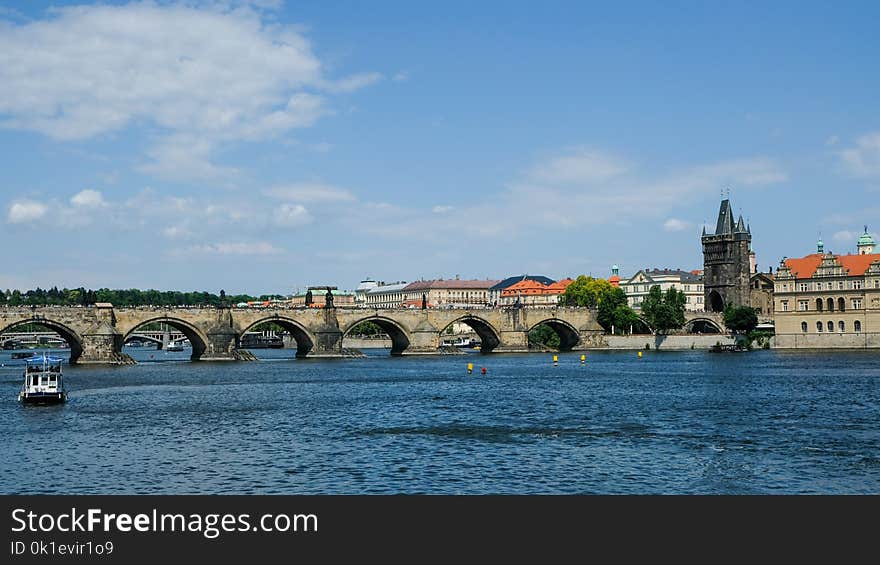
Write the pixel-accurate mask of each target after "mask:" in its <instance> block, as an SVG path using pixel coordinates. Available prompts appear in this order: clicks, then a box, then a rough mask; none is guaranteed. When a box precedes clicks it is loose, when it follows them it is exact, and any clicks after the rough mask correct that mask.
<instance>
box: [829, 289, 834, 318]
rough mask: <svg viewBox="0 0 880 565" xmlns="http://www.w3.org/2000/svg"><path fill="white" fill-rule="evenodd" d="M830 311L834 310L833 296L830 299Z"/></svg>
mask: <svg viewBox="0 0 880 565" xmlns="http://www.w3.org/2000/svg"><path fill="white" fill-rule="evenodd" d="M829 284H830V283H829ZM828 311H829V312H834V299H833V298H829V299H828Z"/></svg>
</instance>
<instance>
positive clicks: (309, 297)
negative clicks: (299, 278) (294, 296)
mask: <svg viewBox="0 0 880 565" xmlns="http://www.w3.org/2000/svg"><path fill="white" fill-rule="evenodd" d="M311 305H312V291H311V290H307V291H306V306H311Z"/></svg>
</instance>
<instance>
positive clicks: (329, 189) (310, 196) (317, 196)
mask: <svg viewBox="0 0 880 565" xmlns="http://www.w3.org/2000/svg"><path fill="white" fill-rule="evenodd" d="M264 194H266V195H267V196H271V197H273V198H278V199H282V200H292V201H296V202H352V201H354V200H356V198H355V196H354V194H352V193H351V192H350V191H349V190H346V189H344V188H340V187H338V186H332V185H329V184H321V183H293V184H285V185H278V186H273V187H272V188H269V189H266V190H265V191H264Z"/></svg>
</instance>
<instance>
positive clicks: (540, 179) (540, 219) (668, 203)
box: [355, 149, 788, 239]
mask: <svg viewBox="0 0 880 565" xmlns="http://www.w3.org/2000/svg"><path fill="white" fill-rule="evenodd" d="M787 179H788V175H787V174H786V172H785V171H784V170H783V169H782V168H781V167H780V166H779V165H778V164H777V163H776V162H775V161H773V160H772V159H769V158H766V157H753V158H747V159H734V160H728V161H719V162H715V163H708V164H704V165H697V166H692V167H689V168H685V169H681V170H678V171H673V172H671V173H662V174H652V173H651V172H650V171H645V170H641V169H640V168H638V167H637V166H636V165H635V164H634V163H633V162H631V161H630V160H628V159H625V158H623V157H620V156H617V155H613V154H611V153H608V152H604V151H600V150H589V151H588V150H584V149H574V150H565V151H562V152H561V153H560V154H557V155H551V156H548V157H545V158H544V159H543V160H542V161H541V162H539V163H537V164H536V165H534V166H532V167H530V168H528V169H527V170H526V171H525V172H524V173H523V174H521V175H520V176H519V178H514V179H512V180H511V182H510V183H509V184H508V185H506V186H505V187H504V188H502V189H501V190H499V191H497V192H495V193H489V194H486V195H485V196H484V197H483V198H482V199H481V200H478V201H476V202H475V203H473V204H471V205H469V206H462V207H459V208H457V213H456V214H455V215H443V214H437V213H436V212H437V208H432V209H431V211H432V212H435V213H434V214H431V215H426V214H425V213H424V212H422V211H419V210H393V211H392V210H375V211H374V212H373V213H372V214H371V218H372V221H371V222H369V223H368V224H365V225H364V227H363V229H366V230H369V232H370V233H372V234H376V235H384V236H388V237H398V238H405V237H412V238H420V239H425V238H430V237H432V235H431V234H434V233H436V231H437V230H440V229H452V230H456V232H457V233H461V234H468V235H472V236H476V237H496V236H502V235H503V236H505V237H510V225H511V224H510V218H516V227H517V232H519V233H522V232H523V231H524V230H540V231H547V230H560V229H573V228H579V227H587V226H597V225H609V224H618V225H626V224H629V223H630V222H633V221H638V220H640V219H643V218H647V217H662V215H663V214H666V213H668V212H670V211H672V210H674V209H676V208H677V207H680V206H681V203H682V202H686V201H688V200H689V199H693V198H695V197H698V196H700V195H707V194H710V193H711V194H714V195H717V191H718V190H720V188H721V187H724V186H729V185H732V186H736V187H740V189H742V190H745V189H748V188H750V187H767V186H771V185H774V184H778V183H782V182H785V181H786V180H787ZM355 225H360V224H359V223H355ZM691 225H692V224H688V223H686V222H684V221H682V220H678V219H675V218H673V219H671V220H667V221H666V225H665V229H666V230H667V231H674V230H677V229H687V228H688V227H690V226H691Z"/></svg>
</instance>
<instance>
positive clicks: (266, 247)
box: [182, 241, 283, 255]
mask: <svg viewBox="0 0 880 565" xmlns="http://www.w3.org/2000/svg"><path fill="white" fill-rule="evenodd" d="M282 252H283V250H282V249H279V248H277V247H275V246H274V245H272V244H271V243H269V242H267V241H259V242H256V243H242V242H233V243H228V242H227V243H209V244H203V245H193V246H191V247H188V248H187V249H185V250H184V251H183V252H182V253H183V254H188V253H196V254H200V255H276V254H278V253H282Z"/></svg>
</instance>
